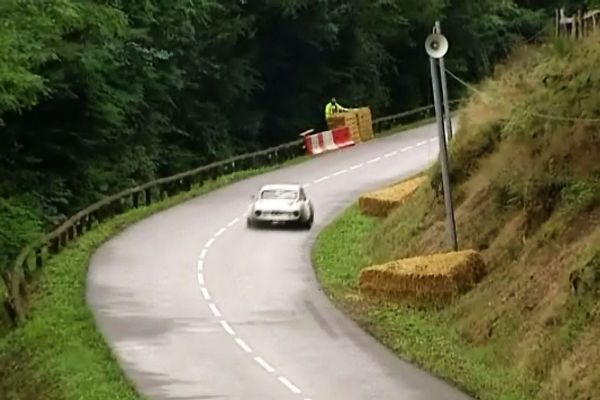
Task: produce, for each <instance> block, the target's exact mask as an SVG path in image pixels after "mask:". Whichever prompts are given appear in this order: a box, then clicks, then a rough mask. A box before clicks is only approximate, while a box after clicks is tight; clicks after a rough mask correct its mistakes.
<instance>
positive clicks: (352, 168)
mask: <svg viewBox="0 0 600 400" xmlns="http://www.w3.org/2000/svg"><path fill="white" fill-rule="evenodd" d="M364 165H365V164H364V163H360V164H356V165H353V166H351V167H350V171H354V170H355V169H359V168H362V167H364Z"/></svg>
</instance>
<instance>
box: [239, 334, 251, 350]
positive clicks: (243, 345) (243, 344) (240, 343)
mask: <svg viewBox="0 0 600 400" xmlns="http://www.w3.org/2000/svg"><path fill="white" fill-rule="evenodd" d="M235 342H236V343H237V344H238V346H240V347H241V348H242V350H244V351H245V352H246V353H252V348H251V347H250V346H248V344H247V343H246V342H244V341H243V340H242V339H240V338H238V337H236V338H235Z"/></svg>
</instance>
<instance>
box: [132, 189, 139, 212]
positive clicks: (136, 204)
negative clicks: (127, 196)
mask: <svg viewBox="0 0 600 400" xmlns="http://www.w3.org/2000/svg"><path fill="white" fill-rule="evenodd" d="M131 202H132V203H133V208H138V207H139V205H140V192H135V193H133V194H132V195H131Z"/></svg>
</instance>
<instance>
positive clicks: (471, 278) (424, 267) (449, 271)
mask: <svg viewBox="0 0 600 400" xmlns="http://www.w3.org/2000/svg"><path fill="white" fill-rule="evenodd" d="M485 274H486V268H485V262H484V261H483V258H482V257H481V255H480V254H479V253H478V252H476V251H474V250H466V251H459V252H451V253H442V254H434V255H429V256H423V257H414V258H407V259H402V260H396V261H392V262H389V263H387V264H382V265H375V266H371V267H367V268H365V269H363V270H362V271H361V273H360V277H359V285H360V291H361V293H363V294H367V295H374V296H379V297H384V298H387V299H390V300H395V301H400V302H407V303H411V304H423V303H429V304H437V305H441V304H447V303H448V302H449V301H451V300H453V299H455V298H456V297H457V296H460V295H461V294H464V293H466V292H467V291H469V290H470V289H472V288H473V287H474V286H475V285H476V284H477V283H479V282H481V280H482V279H483V277H484V276H485Z"/></svg>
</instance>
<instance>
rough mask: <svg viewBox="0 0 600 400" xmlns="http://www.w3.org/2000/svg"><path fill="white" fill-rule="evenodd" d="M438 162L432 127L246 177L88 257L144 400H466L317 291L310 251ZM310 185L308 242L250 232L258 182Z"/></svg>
mask: <svg viewBox="0 0 600 400" xmlns="http://www.w3.org/2000/svg"><path fill="white" fill-rule="evenodd" d="M437 154H438V144H437V139H436V130H435V127H434V125H428V126H425V127H422V128H417V129H413V130H411V131H408V132H405V133H402V134H399V135H394V136H390V137H387V138H383V139H379V140H376V141H372V142H369V143H365V144H361V145H359V146H354V147H351V148H348V149H345V150H342V151H339V152H334V153H329V154H324V155H322V156H319V157H316V158H314V159H313V160H310V161H307V162H304V163H301V164H297V165H294V166H291V167H287V168H284V169H281V170H277V171H274V172H271V173H268V174H265V175H261V176H258V177H255V178H251V179H248V180H245V181H242V182H239V183H236V184H233V185H230V186H227V187H224V188H222V189H219V190H216V191H214V192H211V193H208V194H206V195H203V196H201V197H199V198H196V199H194V200H191V201H189V202H186V203H184V204H182V205H179V206H177V207H174V208H172V209H169V210H167V211H164V212H161V213H159V214H156V215H154V216H152V217H150V218H148V219H145V220H143V221H141V222H139V223H137V224H135V225H134V226H132V227H130V228H128V229H127V230H125V231H124V232H122V233H121V234H120V235H118V236H116V237H114V238H113V239H112V240H110V241H109V242H107V243H106V244H105V245H103V246H102V247H101V248H100V249H99V250H98V251H97V252H96V254H95V255H94V257H93V259H92V261H91V265H90V270H89V275H88V299H87V301H88V304H89V305H90V306H91V308H92V311H93V312H94V315H95V317H96V320H97V322H98V325H99V327H100V329H101V331H102V333H103V335H104V336H105V337H106V339H107V341H108V343H109V344H110V346H111V347H112V348H113V350H114V352H115V354H116V355H117V357H118V359H119V362H120V364H121V366H122V368H123V370H124V371H125V373H126V375H127V376H128V378H129V379H130V380H131V381H132V382H133V383H134V385H135V386H136V387H137V389H138V390H139V391H140V393H142V394H143V395H144V396H146V397H147V398H150V399H182V400H183V399H240V400H241V399H243V400H271V399H272V400H286V399H290V400H293V399H299V400H307V399H311V400H378V399H390V400H391V399H394V400H400V399H401V400H466V399H469V397H467V396H466V395H464V394H462V393H460V392H459V391H457V390H456V389H454V388H452V387H451V386H450V385H448V384H446V383H445V382H443V381H441V380H439V379H437V378H434V377H432V376H430V375H428V374H427V373H425V372H423V371H421V370H419V369H417V368H416V367H413V366H411V365H410V364H408V363H406V362H404V361H401V360H399V359H398V358H397V357H396V356H394V354H392V353H391V352H390V351H389V350H387V349H386V348H385V347H383V346H382V345H380V344H379V343H378V342H377V341H375V340H374V339H373V338H371V337H370V336H369V335H367V334H365V333H364V332H363V331H362V330H361V329H360V328H359V327H358V326H357V325H355V324H354V323H353V322H352V321H351V320H349V319H348V318H347V317H346V316H344V315H343V314H342V313H341V312H340V311H338V310H337V309H336V308H335V307H334V306H333V305H332V304H331V303H330V302H329V300H328V299H327V297H326V296H325V295H324V294H323V293H322V291H321V290H320V289H319V285H318V283H317V281H316V278H315V275H314V271H313V269H312V266H311V260H310V249H311V246H312V244H313V243H314V241H315V239H316V235H317V233H318V231H319V230H320V229H322V228H323V227H325V226H326V224H327V223H328V222H330V221H331V220H332V219H333V218H334V217H335V216H336V215H337V214H338V213H339V212H341V211H342V210H343V209H344V208H345V207H347V206H348V205H349V204H351V203H352V202H353V201H355V199H356V198H357V197H358V195H359V194H360V193H362V192H364V191H367V190H370V189H375V188H378V187H381V186H383V185H385V184H388V183H390V182H393V181H396V180H398V179H401V178H402V177H405V176H408V175H411V174H413V173H415V172H417V171H418V170H421V169H422V168H423V167H425V166H426V165H428V164H429V163H430V162H432V161H433V160H434V159H435V157H437ZM273 182H281V183H285V182H295V183H304V184H306V191H307V194H308V195H309V196H310V197H311V199H312V200H313V202H314V204H315V212H316V216H315V223H314V225H313V229H312V230H311V231H308V232H307V231H297V230H248V229H247V228H246V225H245V219H244V215H243V214H244V212H245V211H246V210H247V208H248V205H249V203H250V196H251V195H252V194H254V193H255V192H256V190H257V189H258V187H259V186H260V185H262V184H264V183H273Z"/></svg>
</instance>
